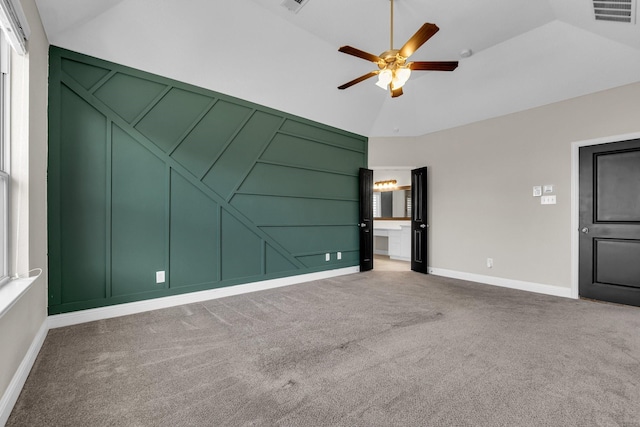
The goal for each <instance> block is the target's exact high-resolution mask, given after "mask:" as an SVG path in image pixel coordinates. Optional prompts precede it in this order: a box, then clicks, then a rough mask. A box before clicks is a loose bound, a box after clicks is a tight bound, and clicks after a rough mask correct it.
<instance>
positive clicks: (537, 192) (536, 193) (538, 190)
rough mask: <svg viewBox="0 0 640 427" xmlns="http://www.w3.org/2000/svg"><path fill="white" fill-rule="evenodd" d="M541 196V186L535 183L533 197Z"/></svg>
mask: <svg viewBox="0 0 640 427" xmlns="http://www.w3.org/2000/svg"><path fill="white" fill-rule="evenodd" d="M540 196H542V187H541V186H539V185H536V186H535V187H533V197H540Z"/></svg>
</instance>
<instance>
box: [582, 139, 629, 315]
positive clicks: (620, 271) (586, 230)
mask: <svg viewBox="0 0 640 427" xmlns="http://www.w3.org/2000/svg"><path fill="white" fill-rule="evenodd" d="M579 173H580V245H579V246H580V260H579V264H580V267H579V268H580V271H579V279H578V281H579V288H580V296H581V297H586V298H593V299H598V300H603V301H610V302H616V303H620V304H629V305H636V306H640V197H639V195H640V139H635V140H630V141H624V142H616V143H611V144H602V145H593V146H589V147H581V148H580V172H579Z"/></svg>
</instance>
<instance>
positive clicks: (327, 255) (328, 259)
mask: <svg viewBox="0 0 640 427" xmlns="http://www.w3.org/2000/svg"><path fill="white" fill-rule="evenodd" d="M324 260H325V261H331V254H330V253H326V254H324Z"/></svg>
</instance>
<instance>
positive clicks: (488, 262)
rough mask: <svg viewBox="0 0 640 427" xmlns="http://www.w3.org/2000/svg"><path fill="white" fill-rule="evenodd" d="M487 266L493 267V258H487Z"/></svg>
mask: <svg viewBox="0 0 640 427" xmlns="http://www.w3.org/2000/svg"><path fill="white" fill-rule="evenodd" d="M487 268H493V258H487Z"/></svg>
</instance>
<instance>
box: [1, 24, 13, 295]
mask: <svg viewBox="0 0 640 427" xmlns="http://www.w3.org/2000/svg"><path fill="white" fill-rule="evenodd" d="M10 57H11V55H10V46H9V43H8V41H7V39H6V37H5V35H4V32H0V286H2V285H3V284H5V283H7V282H8V281H9V279H10V276H9V200H10V197H9V188H10V181H11V175H10V166H11V162H10V159H11V157H10V155H9V148H10V143H9V141H10V126H9V124H10V111H11V108H10V100H11V98H10V81H9V70H10V63H9V60H10Z"/></svg>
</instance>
